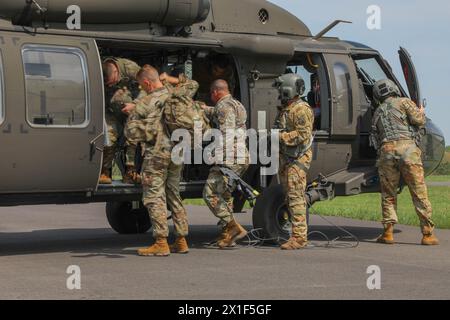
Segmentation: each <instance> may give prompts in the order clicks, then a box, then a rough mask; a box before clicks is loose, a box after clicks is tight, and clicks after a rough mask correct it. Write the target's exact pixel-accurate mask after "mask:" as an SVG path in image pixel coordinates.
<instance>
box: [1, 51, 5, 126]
mask: <svg viewBox="0 0 450 320" xmlns="http://www.w3.org/2000/svg"><path fill="white" fill-rule="evenodd" d="M4 91H5V90H4V81H3V61H2V52H1V51H0V123H2V122H3V120H4V119H5V96H4Z"/></svg>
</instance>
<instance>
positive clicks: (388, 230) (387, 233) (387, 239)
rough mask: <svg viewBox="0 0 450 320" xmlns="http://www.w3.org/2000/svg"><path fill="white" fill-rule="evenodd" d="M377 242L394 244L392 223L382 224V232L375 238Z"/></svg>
mask: <svg viewBox="0 0 450 320" xmlns="http://www.w3.org/2000/svg"><path fill="white" fill-rule="evenodd" d="M377 242H378V243H384V244H394V224H393V223H388V224H386V225H385V226H384V233H383V234H382V235H381V236H379V237H378V238H377Z"/></svg>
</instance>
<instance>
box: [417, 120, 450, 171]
mask: <svg viewBox="0 0 450 320" xmlns="http://www.w3.org/2000/svg"><path fill="white" fill-rule="evenodd" d="M420 148H421V149H422V153H423V165H424V169H425V175H426V176H428V175H430V174H432V173H433V171H435V170H436V169H437V167H438V166H439V164H440V163H441V161H442V159H443V158H444V155H445V138H444V134H443V132H442V130H441V129H439V127H438V126H436V125H435V124H434V123H433V121H432V120H431V119H428V118H427V124H426V134H425V136H424V137H423V138H422V142H421V145H420Z"/></svg>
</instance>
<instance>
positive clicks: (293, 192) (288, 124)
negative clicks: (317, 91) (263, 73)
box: [275, 74, 314, 250]
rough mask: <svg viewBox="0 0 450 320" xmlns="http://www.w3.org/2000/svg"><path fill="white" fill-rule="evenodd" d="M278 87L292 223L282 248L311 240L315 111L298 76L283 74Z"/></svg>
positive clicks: (284, 181)
mask: <svg viewBox="0 0 450 320" xmlns="http://www.w3.org/2000/svg"><path fill="white" fill-rule="evenodd" d="M279 90H280V95H281V102H282V106H281V108H280V110H279V113H278V117H277V121H276V124H275V129H279V130H280V180H281V184H282V186H283V188H284V190H285V191H286V202H287V206H288V210H289V213H290V220H291V223H292V235H291V237H290V239H289V240H288V241H287V242H286V243H284V244H283V245H281V249H283V250H295V249H301V248H304V247H306V245H307V242H308V225H307V221H306V210H307V209H306V206H307V204H306V200H305V191H306V182H307V180H306V179H307V173H308V170H309V167H310V164H311V159H312V151H311V145H312V140H313V136H312V131H313V125H314V112H313V110H312V109H311V107H310V106H309V104H308V103H306V102H305V101H303V100H302V99H301V96H302V95H303V93H304V92H305V82H304V80H303V79H302V78H301V77H300V76H299V75H297V74H285V75H283V76H281V77H280V78H279Z"/></svg>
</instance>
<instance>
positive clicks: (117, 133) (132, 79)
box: [103, 58, 144, 170]
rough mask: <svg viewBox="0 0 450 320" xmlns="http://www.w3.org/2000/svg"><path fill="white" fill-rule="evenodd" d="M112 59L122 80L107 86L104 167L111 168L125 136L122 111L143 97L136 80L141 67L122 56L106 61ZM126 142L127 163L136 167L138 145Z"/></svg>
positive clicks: (124, 120) (124, 116) (124, 118)
mask: <svg viewBox="0 0 450 320" xmlns="http://www.w3.org/2000/svg"><path fill="white" fill-rule="evenodd" d="M108 61H112V62H114V64H115V65H116V66H117V67H118V69H119V77H120V80H119V82H118V83H117V84H115V85H113V86H111V87H108V86H107V87H105V101H106V112H105V120H106V125H107V129H108V140H109V141H108V142H109V143H108V145H107V146H105V148H104V151H103V169H104V170H111V168H112V163H113V160H114V156H115V154H116V151H117V148H118V143H119V140H120V139H121V138H122V137H123V128H124V125H125V122H126V120H127V116H126V115H125V114H124V113H122V109H123V105H124V104H125V103H130V102H133V99H134V98H136V96H139V97H142V96H143V94H144V93H143V92H142V91H139V85H138V84H137V82H136V75H137V73H138V72H139V70H140V67H139V66H138V65H137V64H136V63H134V62H133V61H131V60H128V59H121V58H108V59H106V60H105V61H104V62H108ZM125 143H126V146H127V148H126V150H127V152H126V165H127V166H128V167H134V165H135V155H136V145H133V144H130V143H128V141H126V142H125Z"/></svg>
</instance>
